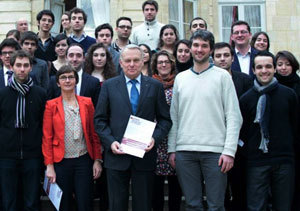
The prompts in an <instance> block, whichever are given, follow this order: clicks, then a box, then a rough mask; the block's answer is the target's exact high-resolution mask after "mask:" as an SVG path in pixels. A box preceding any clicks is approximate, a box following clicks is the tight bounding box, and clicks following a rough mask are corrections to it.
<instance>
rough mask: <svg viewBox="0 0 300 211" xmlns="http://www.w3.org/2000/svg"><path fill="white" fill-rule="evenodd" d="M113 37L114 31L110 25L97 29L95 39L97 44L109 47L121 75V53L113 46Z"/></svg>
mask: <svg viewBox="0 0 300 211" xmlns="http://www.w3.org/2000/svg"><path fill="white" fill-rule="evenodd" d="M113 36H114V31H113V28H112V27H111V25H110V24H109V23H104V24H101V25H99V26H98V27H97V28H96V29H95V37H96V41H97V43H102V44H103V45H104V46H105V47H107V49H108V51H109V52H110V54H111V57H112V60H113V63H114V65H115V67H116V70H117V72H118V73H119V74H120V73H121V71H122V68H121V66H120V64H119V60H120V53H119V52H118V51H116V50H115V49H114V48H113V47H112V46H111V41H112V39H113Z"/></svg>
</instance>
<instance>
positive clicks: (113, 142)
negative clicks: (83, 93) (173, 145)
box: [95, 44, 172, 211]
mask: <svg viewBox="0 0 300 211" xmlns="http://www.w3.org/2000/svg"><path fill="white" fill-rule="evenodd" d="M120 63H121V66H122V68H123V70H124V74H121V75H120V76H117V77H115V78H112V79H109V80H107V81H105V82H104V83H103V86H102V90H101V93H100V96H99V103H98V105H97V108H96V112H95V129H96V132H97V133H98V135H99V136H100V139H101V141H102V143H103V145H104V149H105V150H104V153H105V155H104V156H105V160H104V166H105V167H106V168H107V178H108V194H109V209H110V210H114V211H125V210H126V211H127V210H128V198H129V181H130V179H131V184H132V204H133V205H132V207H133V211H140V210H143V211H150V210H151V198H152V185H153V176H154V169H155V167H156V157H157V154H156V146H157V145H158V144H159V143H160V142H161V141H162V140H163V138H164V137H165V136H166V135H167V134H168V132H169V129H170V127H171V125H172V122H171V119H170V115H169V108H168V105H167V104H166V100H165V94H164V90H163V86H162V84H161V83H159V82H158V81H156V80H154V79H152V78H149V77H147V76H143V75H142V74H141V70H142V66H143V52H142V51H141V49H140V48H139V47H138V46H136V45H133V44H129V45H127V46H126V47H125V48H124V49H123V50H122V52H121V57H120ZM137 98H138V99H137ZM130 115H135V116H138V117H140V118H143V119H147V120H149V121H156V122H157V125H156V128H155V130H154V133H153V136H152V141H151V143H150V144H149V146H148V147H147V149H146V153H145V155H144V157H143V158H137V157H134V156H131V155H127V154H124V153H123V152H122V148H121V145H120V142H121V140H122V138H123V135H124V132H125V129H126V126H127V123H128V120H129V116H130Z"/></svg>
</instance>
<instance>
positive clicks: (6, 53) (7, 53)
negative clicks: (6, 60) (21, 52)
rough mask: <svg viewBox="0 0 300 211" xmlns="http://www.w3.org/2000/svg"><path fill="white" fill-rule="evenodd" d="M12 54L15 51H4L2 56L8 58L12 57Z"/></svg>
mask: <svg viewBox="0 0 300 211" xmlns="http://www.w3.org/2000/svg"><path fill="white" fill-rule="evenodd" d="M12 53H13V51H2V52H1V55H8V56H10V55H12Z"/></svg>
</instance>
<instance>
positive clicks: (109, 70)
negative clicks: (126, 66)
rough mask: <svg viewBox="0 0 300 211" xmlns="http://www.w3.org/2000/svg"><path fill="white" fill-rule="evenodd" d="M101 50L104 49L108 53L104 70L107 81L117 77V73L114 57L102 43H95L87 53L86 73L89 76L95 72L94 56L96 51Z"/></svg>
mask: <svg viewBox="0 0 300 211" xmlns="http://www.w3.org/2000/svg"><path fill="white" fill-rule="evenodd" d="M99 48H103V49H104V50H105V53H106V64H105V66H104V70H103V77H104V79H105V80H107V79H109V78H112V77H115V76H117V71H116V67H115V65H114V63H113V62H112V56H111V54H110V52H109V51H108V50H107V48H106V47H105V46H104V45H103V44H102V43H95V44H93V45H91V47H90V48H89V50H88V51H87V55H86V57H85V65H84V71H85V72H86V73H88V74H90V75H91V74H92V72H93V71H94V68H95V67H94V64H93V54H94V51H96V50H97V49H99Z"/></svg>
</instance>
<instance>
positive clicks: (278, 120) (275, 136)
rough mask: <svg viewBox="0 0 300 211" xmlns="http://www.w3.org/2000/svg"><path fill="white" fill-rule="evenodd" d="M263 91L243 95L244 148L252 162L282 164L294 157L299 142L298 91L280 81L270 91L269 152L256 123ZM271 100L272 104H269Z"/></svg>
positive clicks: (241, 99) (260, 164) (250, 91)
mask: <svg viewBox="0 0 300 211" xmlns="http://www.w3.org/2000/svg"><path fill="white" fill-rule="evenodd" d="M259 96H260V94H259V93H258V92H257V91H256V90H254V88H252V89H250V90H249V91H248V92H246V93H245V94H244V95H243V96H242V97H241V98H240V109H241V113H242V116H243V126H242V129H241V133H240V139H241V140H242V141H244V142H245V145H244V147H243V149H242V150H243V152H244V153H245V155H246V157H247V160H248V164H249V165H252V166H262V165H273V164H282V163H288V162H293V161H294V148H295V144H296V143H297V138H296V136H297V127H298V125H297V118H298V117H297V112H298V106H299V105H298V99H297V96H296V93H295V92H294V91H293V90H292V89H290V88H288V87H285V86H283V85H281V84H278V87H277V88H275V89H273V90H272V91H270V92H269V96H270V98H269V99H270V101H269V102H267V106H270V121H269V125H268V127H269V135H270V138H269V140H270V143H269V146H268V149H269V152H268V153H263V152H262V151H261V150H259V144H260V141H261V133H260V127H259V124H258V123H254V122H253V121H254V119H255V115H256V106H257V102H258V99H259ZM268 103H269V104H268Z"/></svg>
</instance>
